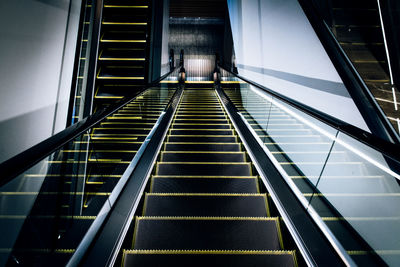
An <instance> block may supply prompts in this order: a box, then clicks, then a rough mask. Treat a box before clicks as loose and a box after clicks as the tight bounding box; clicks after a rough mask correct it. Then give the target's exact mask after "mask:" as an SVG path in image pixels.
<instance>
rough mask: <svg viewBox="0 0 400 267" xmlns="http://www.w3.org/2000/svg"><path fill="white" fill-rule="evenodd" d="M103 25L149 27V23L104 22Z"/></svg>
mask: <svg viewBox="0 0 400 267" xmlns="http://www.w3.org/2000/svg"><path fill="white" fill-rule="evenodd" d="M101 24H103V25H147V22H107V21H103V22H102V23H101Z"/></svg>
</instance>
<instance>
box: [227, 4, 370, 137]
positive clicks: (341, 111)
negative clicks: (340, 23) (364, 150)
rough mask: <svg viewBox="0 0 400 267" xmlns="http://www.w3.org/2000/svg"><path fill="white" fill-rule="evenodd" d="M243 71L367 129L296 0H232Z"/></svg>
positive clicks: (234, 31)
mask: <svg viewBox="0 0 400 267" xmlns="http://www.w3.org/2000/svg"><path fill="white" fill-rule="evenodd" d="M228 8H229V15H230V22H231V27H232V35H233V41H234V49H235V55H236V62H237V67H238V71H239V74H241V75H243V76H244V77H246V78H248V79H250V80H253V81H255V82H257V83H260V84H262V85H264V86H266V87H268V88H270V89H272V90H274V91H277V92H279V93H281V94H284V95H286V96H289V97H291V98H293V99H295V100H298V101H300V102H302V103H304V104H306V105H309V106H311V107H313V108H316V109H318V110H321V111H322V112H325V113H327V114H329V115H332V116H334V117H337V118H339V119H341V120H343V121H346V122H348V123H350V124H353V125H355V126H357V127H359V128H361V129H364V130H367V131H368V127H367V125H366V123H365V122H364V119H363V118H362V116H361V114H360V112H359V110H358V108H357V107H356V105H355V104H354V102H353V100H352V99H351V98H350V95H349V93H348V91H347V89H346V87H345V86H344V84H343V82H342V80H341V78H340V77H339V75H338V73H337V71H336V69H335V67H334V66H333V64H332V62H331V61H330V59H329V57H328V55H327V53H326V51H325V50H324V48H323V46H322V44H321V43H320V41H319V39H318V37H317V35H316V33H315V32H314V30H313V28H312V26H311V25H310V23H309V21H308V19H307V17H306V15H305V14H304V12H303V10H302V8H301V6H300V5H299V3H298V1H297V0H285V1H281V0H228Z"/></svg>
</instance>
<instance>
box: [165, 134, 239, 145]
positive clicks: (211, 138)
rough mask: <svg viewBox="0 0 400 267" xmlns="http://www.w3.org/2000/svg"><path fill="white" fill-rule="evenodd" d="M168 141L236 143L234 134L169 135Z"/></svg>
mask: <svg viewBox="0 0 400 267" xmlns="http://www.w3.org/2000/svg"><path fill="white" fill-rule="evenodd" d="M167 140H168V142H216V143H236V142H237V141H238V140H237V137H236V136H234V135H212V134H211V135H168V138H167Z"/></svg>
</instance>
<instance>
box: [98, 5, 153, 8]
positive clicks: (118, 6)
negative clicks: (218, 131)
mask: <svg viewBox="0 0 400 267" xmlns="http://www.w3.org/2000/svg"><path fill="white" fill-rule="evenodd" d="M104 7H115V8H148V7H149V6H122V5H121V6H120V5H104Z"/></svg>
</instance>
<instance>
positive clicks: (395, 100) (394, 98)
mask: <svg viewBox="0 0 400 267" xmlns="http://www.w3.org/2000/svg"><path fill="white" fill-rule="evenodd" d="M377 2H378V9H379V19H380V21H381V27H382V35H383V43H384V45H385V51H386V57H387V61H388V62H387V63H388V67H389V74H390V86H391V87H392V94H393V101H394V109H395V110H398V107H397V99H396V92H395V89H394V81H393V73H392V66H391V63H390V55H389V48H388V45H387V40H386V33H385V26H384V24H383V18H382V10H381V4H380V2H379V0H377Z"/></svg>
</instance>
